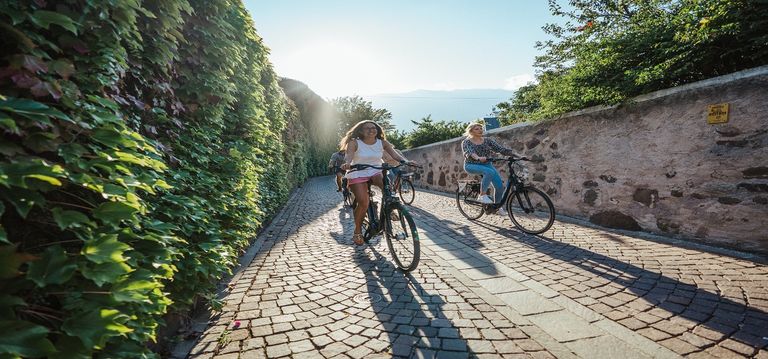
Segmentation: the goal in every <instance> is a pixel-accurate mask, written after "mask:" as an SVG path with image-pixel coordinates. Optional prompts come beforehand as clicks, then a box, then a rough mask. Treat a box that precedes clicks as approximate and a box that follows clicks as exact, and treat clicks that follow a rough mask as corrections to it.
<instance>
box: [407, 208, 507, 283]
mask: <svg viewBox="0 0 768 359" xmlns="http://www.w3.org/2000/svg"><path fill="white" fill-rule="evenodd" d="M408 211H410V212H411V213H413V214H414V217H416V218H414V220H415V221H416V227H417V228H418V229H419V231H420V232H423V233H424V234H425V235H426V236H427V237H429V238H430V239H431V240H432V242H434V243H435V244H437V245H439V246H441V247H443V248H444V249H445V250H447V251H448V252H449V253H450V256H449V257H451V258H457V259H460V260H461V261H462V262H463V265H459V266H457V267H459V268H460V269H464V268H474V269H476V270H478V271H480V272H482V273H483V274H487V275H497V274H499V270H498V269H497V268H496V266H495V265H494V262H493V260H492V259H491V258H489V257H487V256H484V255H482V254H481V253H480V252H477V253H476V254H477V255H480V256H481V258H477V257H476V256H471V255H469V254H467V253H465V252H464V251H463V250H461V249H459V248H456V246H454V245H453V244H450V242H449V241H446V240H444V238H445V237H446V236H449V237H457V236H458V237H461V238H464V239H466V241H462V243H463V244H465V245H467V246H469V247H471V248H472V249H479V248H483V247H485V244H484V243H483V242H482V241H480V240H479V239H478V238H477V237H478V236H477V235H476V233H475V232H474V231H473V230H472V228H471V227H470V226H468V225H466V224H461V223H456V222H453V221H451V220H447V219H444V218H440V217H437V216H435V215H434V214H432V213H431V212H430V211H428V210H424V209H421V208H418V207H413V206H410V207H408ZM435 224H439V225H435ZM451 231H453V232H452V233H451ZM438 255H439V253H438Z"/></svg>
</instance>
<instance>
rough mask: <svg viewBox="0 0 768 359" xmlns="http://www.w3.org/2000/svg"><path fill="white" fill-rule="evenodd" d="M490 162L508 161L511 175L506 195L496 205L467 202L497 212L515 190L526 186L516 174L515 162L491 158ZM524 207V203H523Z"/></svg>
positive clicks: (509, 175)
mask: <svg viewBox="0 0 768 359" xmlns="http://www.w3.org/2000/svg"><path fill="white" fill-rule="evenodd" d="M489 161H492V162H493V161H506V162H507V169H508V170H509V174H508V175H507V181H506V182H507V183H506V186H505V187H504V195H503V196H502V197H501V201H500V202H498V203H496V202H494V203H487V204H485V203H481V202H480V201H476V200H467V202H469V203H477V204H483V205H484V206H485V207H486V208H489V209H493V210H497V209H499V208H501V207H502V206H504V204H505V203H507V200H508V198H509V195H510V194H511V193H512V189H513V188H521V187H523V186H524V185H525V183H524V182H523V181H522V180H521V179H520V177H518V176H517V173H515V170H514V168H513V167H512V164H513V163H514V162H515V161H510V160H507V159H497V158H491V159H489ZM517 200H518V201H522V200H521V199H520V197H518V198H517ZM526 201H528V198H526ZM521 206H522V203H521Z"/></svg>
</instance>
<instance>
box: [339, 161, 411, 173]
mask: <svg viewBox="0 0 768 359" xmlns="http://www.w3.org/2000/svg"><path fill="white" fill-rule="evenodd" d="M405 165H408V163H407V162H405V163H401V164H399V165H397V166H392V165H390V164H388V163H382V164H381V166H374V165H368V164H365V163H360V164H356V165H352V166H349V171H350V172H354V171H359V170H364V169H366V168H375V169H377V170H384V169H386V170H391V169H393V168H399V167H402V166H405ZM413 166H416V165H413ZM416 167H419V166H416Z"/></svg>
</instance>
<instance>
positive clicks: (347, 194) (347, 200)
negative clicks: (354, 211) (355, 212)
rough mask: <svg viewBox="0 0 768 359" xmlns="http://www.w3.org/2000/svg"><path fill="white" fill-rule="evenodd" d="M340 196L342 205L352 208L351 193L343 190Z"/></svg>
mask: <svg viewBox="0 0 768 359" xmlns="http://www.w3.org/2000/svg"><path fill="white" fill-rule="evenodd" d="M342 194H343V195H344V205H345V206H347V207H352V202H354V195H353V194H352V191H350V190H348V189H346V188H345V189H343V190H342Z"/></svg>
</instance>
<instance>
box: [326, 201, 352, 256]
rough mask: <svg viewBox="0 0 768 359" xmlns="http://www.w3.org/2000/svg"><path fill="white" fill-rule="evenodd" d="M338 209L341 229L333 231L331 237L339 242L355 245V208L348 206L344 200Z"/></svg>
mask: <svg viewBox="0 0 768 359" xmlns="http://www.w3.org/2000/svg"><path fill="white" fill-rule="evenodd" d="M336 210H337V217H338V220H339V224H340V225H341V231H340V232H339V231H331V232H330V234H331V237H333V239H334V240H336V242H337V243H339V244H347V245H354V244H353V243H352V234H353V233H354V232H355V217H354V212H353V211H354V210H353V209H352V208H350V207H347V206H346V205H345V204H344V203H343V202H342V204H341V207H338V208H337V209H336Z"/></svg>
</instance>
